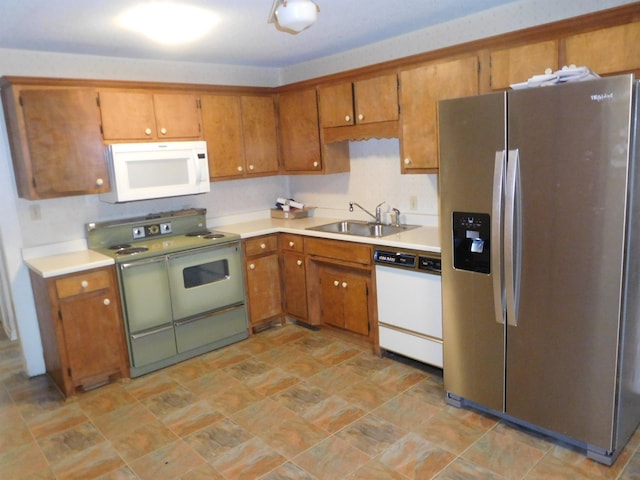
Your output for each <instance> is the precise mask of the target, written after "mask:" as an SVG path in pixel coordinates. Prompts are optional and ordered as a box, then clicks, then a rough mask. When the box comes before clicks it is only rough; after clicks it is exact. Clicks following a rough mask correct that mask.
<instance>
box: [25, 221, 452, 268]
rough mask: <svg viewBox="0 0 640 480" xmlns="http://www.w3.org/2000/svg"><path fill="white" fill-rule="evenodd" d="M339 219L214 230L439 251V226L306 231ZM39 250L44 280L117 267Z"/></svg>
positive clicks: (34, 264)
mask: <svg viewBox="0 0 640 480" xmlns="http://www.w3.org/2000/svg"><path fill="white" fill-rule="evenodd" d="M339 220H341V219H338V218H326V217H307V218H298V219H295V220H284V219H277V218H264V219H259V220H253V221H249V222H244V223H235V224H229V225H222V226H219V227H215V230H219V231H222V232H228V233H235V234H238V235H240V237H241V238H251V237H255V236H258V235H266V234H269V233H281V232H282V233H294V234H299V235H307V236H311V237H320V238H333V239H336V240H344V241H347V242H358V243H368V244H370V245H380V246H388V247H396V248H406V249H411V250H418V251H424V252H437V253H439V252H440V237H439V233H438V228H437V227H419V228H415V229H413V230H407V231H406V232H402V233H397V234H393V235H388V236H386V237H378V238H369V237H360V236H355V235H344V234H338V233H326V232H318V231H314V230H306V229H307V228H308V227H316V226H318V225H324V224H327V223H332V222H336V221H339ZM40 251H42V252H43V254H42V256H37V257H34V258H28V259H25V260H24V262H25V263H26V265H27V266H28V267H29V268H30V269H31V270H33V271H34V272H36V273H37V274H38V275H40V276H42V277H44V278H48V277H55V276H58V275H65V274H68V273H75V272H80V271H83V270H89V269H92V268H98V267H104V266H107V265H113V264H114V260H113V259H112V258H111V257H108V256H106V255H102V254H100V253H98V252H94V251H93V250H88V249H86V248H85V249H82V250H77V251H72V252H65V253H56V254H55V255H47V254H46V248H41V249H40Z"/></svg>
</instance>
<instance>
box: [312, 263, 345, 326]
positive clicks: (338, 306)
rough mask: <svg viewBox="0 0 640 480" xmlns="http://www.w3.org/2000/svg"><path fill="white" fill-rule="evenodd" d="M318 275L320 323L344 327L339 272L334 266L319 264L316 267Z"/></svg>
mask: <svg viewBox="0 0 640 480" xmlns="http://www.w3.org/2000/svg"><path fill="white" fill-rule="evenodd" d="M318 276H319V277H320V304H321V309H322V323H326V324H329V325H333V326H334V327H338V328H344V311H343V304H342V288H341V287H340V280H341V272H340V270H338V269H335V268H331V267H328V266H321V267H320V268H319V269H318Z"/></svg>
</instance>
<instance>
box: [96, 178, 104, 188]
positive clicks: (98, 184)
mask: <svg viewBox="0 0 640 480" xmlns="http://www.w3.org/2000/svg"><path fill="white" fill-rule="evenodd" d="M102 185H104V180H103V179H101V178H97V179H96V186H98V187H101V186H102Z"/></svg>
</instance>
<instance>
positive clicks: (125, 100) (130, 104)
mask: <svg viewBox="0 0 640 480" xmlns="http://www.w3.org/2000/svg"><path fill="white" fill-rule="evenodd" d="M198 106H199V103H198V97H197V96H196V95H193V94H189V93H149V92H136V91H124V90H101V91H100V113H101V116H102V132H103V136H104V139H105V140H106V141H109V140H113V141H136V140H138V141H140V140H144V141H147V140H148V141H162V140H164V139H172V140H175V139H185V140H193V139H198V138H200V137H201V135H202V133H201V129H200V109H199V108H198Z"/></svg>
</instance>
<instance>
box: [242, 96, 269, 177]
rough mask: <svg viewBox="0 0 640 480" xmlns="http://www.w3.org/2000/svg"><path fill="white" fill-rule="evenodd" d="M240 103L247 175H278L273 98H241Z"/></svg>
mask: <svg viewBox="0 0 640 480" xmlns="http://www.w3.org/2000/svg"><path fill="white" fill-rule="evenodd" d="M240 103H241V106H242V131H243V135H244V158H245V163H246V171H247V173H249V174H265V173H273V174H275V173H277V172H278V132H277V128H276V112H275V105H274V103H273V97H272V96H270V95H269V96H265V97H257V96H256V97H252V96H243V97H240Z"/></svg>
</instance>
